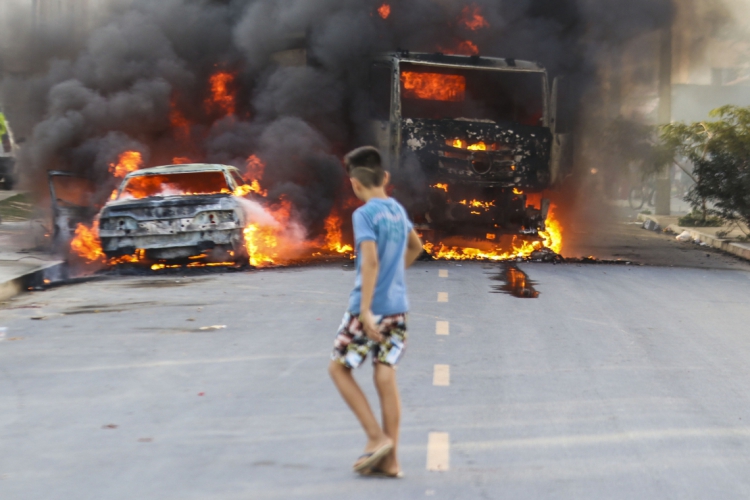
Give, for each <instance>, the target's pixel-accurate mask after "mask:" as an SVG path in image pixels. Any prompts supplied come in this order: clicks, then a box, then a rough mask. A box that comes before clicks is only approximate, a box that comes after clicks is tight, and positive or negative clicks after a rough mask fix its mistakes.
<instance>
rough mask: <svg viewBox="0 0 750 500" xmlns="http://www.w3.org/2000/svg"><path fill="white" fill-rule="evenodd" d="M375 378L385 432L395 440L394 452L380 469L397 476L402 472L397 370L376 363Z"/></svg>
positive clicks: (383, 462) (385, 459) (379, 466)
mask: <svg viewBox="0 0 750 500" xmlns="http://www.w3.org/2000/svg"><path fill="white" fill-rule="evenodd" d="M373 378H374V379H375V387H376V388H377V390H378V396H379V397H380V408H381V409H382V411H383V432H385V435H386V436H388V437H389V438H391V440H393V450H392V451H391V452H390V453H389V454H388V455H386V456H385V458H384V459H383V460H381V461H380V463H379V464H378V469H380V470H382V471H384V472H388V473H393V474H395V473H397V472H400V471H401V466H400V464H399V463H398V436H399V424H400V422H401V398H400V397H399V395H398V386H397V385H396V370H395V368H393V367H392V366H388V365H384V364H381V363H376V364H375V372H374V374H373Z"/></svg>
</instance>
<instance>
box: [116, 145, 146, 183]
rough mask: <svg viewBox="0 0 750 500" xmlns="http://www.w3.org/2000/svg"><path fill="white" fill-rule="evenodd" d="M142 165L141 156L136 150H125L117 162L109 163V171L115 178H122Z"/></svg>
mask: <svg viewBox="0 0 750 500" xmlns="http://www.w3.org/2000/svg"><path fill="white" fill-rule="evenodd" d="M142 166H143V157H142V156H141V153H139V152H138V151H125V152H124V153H122V154H121V155H120V156H119V158H118V159H117V163H110V165H109V173H110V174H112V175H114V176H115V178H117V179H122V178H124V177H125V176H126V175H128V174H129V173H130V172H135V171H136V170H138V169H139V168H141V167H142Z"/></svg>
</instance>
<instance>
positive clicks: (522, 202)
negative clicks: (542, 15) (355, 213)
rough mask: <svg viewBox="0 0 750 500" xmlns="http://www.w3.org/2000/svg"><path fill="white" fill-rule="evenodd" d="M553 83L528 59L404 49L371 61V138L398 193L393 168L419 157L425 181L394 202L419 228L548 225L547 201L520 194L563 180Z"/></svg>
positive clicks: (469, 230) (507, 230)
mask: <svg viewBox="0 0 750 500" xmlns="http://www.w3.org/2000/svg"><path fill="white" fill-rule="evenodd" d="M552 87H553V88H552V90H550V85H549V81H548V75H547V71H546V70H545V69H544V68H543V67H541V66H540V65H538V64H536V63H533V62H528V61H520V60H513V59H498V58H489V57H478V56H473V57H469V56H454V55H443V54H424V53H409V52H395V53H389V54H383V55H381V56H378V57H377V58H375V59H374V60H373V63H372V65H371V68H370V94H371V95H370V97H371V99H370V101H371V117H372V121H371V124H372V135H373V136H374V138H375V141H376V142H377V145H378V146H379V147H380V149H381V151H384V152H386V157H387V161H388V163H389V164H390V165H391V168H393V170H394V174H395V175H394V177H395V178H396V180H397V182H396V185H397V192H396V193H394V195H395V196H396V197H399V189H398V187H399V183H398V178H399V171H404V170H405V169H406V168H407V165H408V164H409V162H410V161H411V160H413V159H414V158H416V160H417V161H418V164H419V168H420V173H419V175H417V176H416V178H421V179H424V184H425V186H423V189H421V190H420V189H414V186H410V188H409V189H406V190H401V191H402V194H401V199H402V202H403V203H404V204H405V205H406V206H407V208H408V209H409V211H410V213H411V215H412V217H413V218H414V220H415V222H417V223H418V226H419V227H420V228H421V229H423V230H437V231H440V232H441V233H442V234H461V235H467V234H469V235H473V236H477V237H484V236H486V235H488V234H490V233H495V234H497V235H501V234H511V233H525V234H532V235H534V234H536V233H537V232H538V231H543V230H544V229H545V220H546V218H547V212H548V209H549V201H548V200H546V199H545V200H541V202H538V203H537V204H536V205H535V206H527V196H526V194H530V193H541V192H542V191H544V190H546V189H549V188H550V187H552V186H554V185H555V184H556V183H557V182H558V181H559V180H560V179H561V178H562V177H563V175H564V170H565V167H564V165H563V160H564V158H565V157H566V156H569V144H570V141H569V134H566V133H562V132H563V131H562V130H560V129H559V127H556V109H557V95H556V93H557V82H556V81H555V82H554V83H553V85H552ZM401 177H402V178H403V177H408V178H409V181H408V182H409V183H413V182H414V181H413V179H414V178H415V175H414V173H413V172H409V173H406V174H405V175H402V176H401ZM403 191H406V192H407V193H408V194H407V195H406V196H405V195H404V194H403ZM414 193H419V194H418V195H415V194H414ZM424 193H426V194H424ZM404 198H406V199H404ZM537 198H538V197H537ZM472 202H473V203H472Z"/></svg>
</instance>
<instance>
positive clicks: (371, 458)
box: [354, 443, 393, 473]
mask: <svg viewBox="0 0 750 500" xmlns="http://www.w3.org/2000/svg"><path fill="white" fill-rule="evenodd" d="M392 449H393V443H388V444H384V445H383V446H381V447H380V448H378V449H377V450H375V451H373V452H372V453H365V454H364V455H362V456H360V457H359V458H358V459H357V460H362V459H363V458H364V460H362V461H361V462H358V463H357V464H356V465H354V472H359V473H362V471H364V470H366V469H369V468H371V467H372V466H373V465H375V464H376V463H378V462H380V460H381V459H382V458H383V457H384V456H386V455H387V454H388V453H390V452H391V450H392Z"/></svg>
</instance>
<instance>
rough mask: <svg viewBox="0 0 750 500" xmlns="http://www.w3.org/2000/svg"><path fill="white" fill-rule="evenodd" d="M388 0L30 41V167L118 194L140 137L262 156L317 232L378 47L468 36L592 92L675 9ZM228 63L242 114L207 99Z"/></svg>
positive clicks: (187, 13)
mask: <svg viewBox="0 0 750 500" xmlns="http://www.w3.org/2000/svg"><path fill="white" fill-rule="evenodd" d="M387 3H388V5H389V7H390V12H389V15H388V16H383V15H381V13H380V12H379V11H378V9H379V8H380V7H381V6H382V4H383V1H382V0H378V1H371V0H284V1H279V0H254V1H239V0H235V1H208V0H159V1H155V0H135V1H129V2H124V3H123V2H120V3H117V4H115V5H113V6H112V7H111V8H109V9H108V10H107V11H106V13H104V14H103V15H102V16H100V18H98V20H97V21H95V22H94V26H93V27H92V28H91V29H90V30H89V31H87V32H86V33H85V34H84V35H83V36H82V37H81V38H80V40H79V41H78V42H76V43H74V44H72V45H73V46H72V47H71V46H70V45H71V44H67V45H66V46H65V48H64V49H63V48H61V49H60V50H58V51H56V50H54V44H50V46H48V47H46V49H45V50H41V49H40V48H39V47H38V46H33V47H31V48H29V49H28V53H25V54H22V57H26V58H29V60H30V61H32V62H33V64H30V67H32V68H33V71H32V72H31V74H26V75H24V76H6V77H5V79H4V80H3V82H2V100H3V101H5V102H10V101H13V102H14V103H15V105H14V106H13V112H14V114H15V115H16V116H18V122H19V123H21V122H22V121H23V120H27V121H30V122H31V123H33V128H32V127H31V126H30V127H29V128H30V130H29V135H28V137H27V141H26V143H25V144H24V147H23V150H22V155H21V158H20V170H21V171H22V172H23V175H24V181H25V182H26V185H27V186H30V187H32V188H35V187H37V186H41V185H43V182H42V180H43V178H44V175H45V172H46V171H48V170H51V169H58V170H71V171H75V172H79V173H83V174H86V175H88V176H90V177H92V178H94V179H96V180H97V181H98V183H99V184H100V185H102V186H104V188H103V189H102V196H106V193H107V192H108V190H111V188H112V187H113V184H114V182H115V181H114V179H112V177H111V175H110V174H109V172H108V169H109V165H110V164H111V163H112V162H113V161H115V159H116V158H117V157H118V155H119V154H121V153H122V152H124V151H127V150H136V151H139V152H141V153H142V155H143V158H144V160H145V162H146V164H147V166H153V165H158V164H166V163H171V162H172V161H173V159H174V158H178V157H179V158H185V157H187V158H189V159H190V160H192V161H205V162H219V163H228V164H233V165H235V166H237V167H240V168H245V165H246V162H247V159H248V157H250V156H251V155H258V156H259V157H260V158H262V160H263V161H264V162H265V163H266V165H267V167H266V169H265V172H264V174H263V178H262V179H261V183H262V184H263V186H264V188H266V189H267V190H268V191H269V197H271V198H280V197H286V198H287V199H289V200H290V201H291V202H292V203H293V205H294V207H295V210H296V212H297V213H298V214H299V216H300V219H301V221H302V223H303V224H304V225H305V227H306V228H307V230H308V231H309V232H310V233H311V234H314V233H315V232H317V231H319V230H320V229H321V227H322V222H323V220H324V219H325V217H326V216H327V215H328V214H329V213H330V211H331V209H332V208H333V207H334V204H335V202H336V200H337V198H339V197H340V196H341V195H342V191H343V188H344V187H345V185H344V183H343V180H344V172H343V169H342V167H341V164H340V161H339V157H340V155H342V154H343V153H345V152H346V150H347V149H349V148H351V147H354V146H358V145H361V144H363V143H365V142H367V141H368V140H369V136H368V129H367V127H366V125H365V117H366V115H367V105H368V103H367V94H366V92H365V89H366V81H365V80H364V79H363V75H364V74H365V73H366V72H365V71H364V70H366V68H367V59H368V57H369V56H370V55H371V54H374V53H377V52H379V51H388V50H395V49H398V48H402V49H409V50H413V51H426V52H436V51H443V52H452V51H456V50H458V49H460V47H461V46H462V44H465V43H467V42H470V43H471V44H474V45H475V46H476V47H477V48H478V50H479V52H480V53H481V54H482V55H487V56H497V57H513V58H518V59H528V60H533V61H538V62H540V63H541V64H543V65H544V66H546V67H547V68H549V70H550V72H551V73H552V74H553V76H554V75H566V76H567V77H568V78H570V79H571V81H573V82H574V83H575V85H574V88H575V89H576V95H575V96H574V98H575V99H581V98H582V97H583V96H585V95H587V93H589V92H590V91H591V90H592V89H593V88H595V87H596V85H597V79H596V75H597V70H598V68H599V66H600V65H601V63H602V60H603V59H605V58H606V57H607V54H609V51H610V50H611V48H612V47H616V46H618V45H619V44H622V43H624V41H626V40H628V39H631V38H633V37H635V36H638V35H639V34H641V33H645V32H648V31H652V30H655V29H658V28H659V27H660V26H662V25H664V24H665V23H666V22H668V21H669V19H670V16H671V15H672V13H671V8H670V5H671V3H670V2H669V1H668V0H514V1H506V0H465V1H455V2H453V1H447V0H388V2H387ZM474 12H479V13H481V16H482V18H483V19H484V22H480V21H477V20H476V19H475V18H472V17H471V16H472V13H474ZM384 17H385V18H384ZM29 29H30V28H29ZM36 29H37V30H39V29H43V28H39V27H37V28H36ZM50 29H51V28H50ZM17 35H18V36H19V37H23V36H25V37H26V38H29V37H30V36H31V35H30V34H29V33H18V34H17ZM41 38H42V39H54V36H53V34H50V35H49V36H46V38H45V36H42V37H41ZM300 39H303V40H304V46H305V47H306V48H307V53H306V60H307V62H308V63H309V64H306V65H304V66H289V65H288V64H286V63H284V61H283V58H281V57H279V53H282V52H283V51H285V50H288V49H291V48H295V47H298V46H299V40H300ZM51 47H52V48H51ZM15 57H19V54H15ZM217 71H224V72H227V73H229V74H231V75H232V79H231V87H232V88H231V89H229V90H230V91H231V92H232V95H233V96H234V98H233V99H234V100H233V103H232V104H233V106H232V109H231V111H232V112H231V113H230V112H227V111H228V109H229V108H227V107H226V106H225V107H221V106H219V107H217V106H212V105H210V103H209V104H207V101H208V100H209V97H210V95H211V87H210V85H211V84H210V81H211V76H212V75H214V74H216V72H217ZM11 120H15V118H14V117H13V116H11ZM410 169H413V170H414V171H415V174H414V175H416V176H418V175H419V174H418V172H417V171H418V168H413V166H410Z"/></svg>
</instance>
